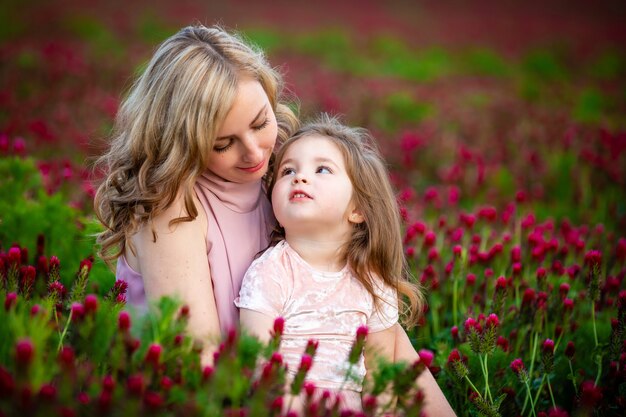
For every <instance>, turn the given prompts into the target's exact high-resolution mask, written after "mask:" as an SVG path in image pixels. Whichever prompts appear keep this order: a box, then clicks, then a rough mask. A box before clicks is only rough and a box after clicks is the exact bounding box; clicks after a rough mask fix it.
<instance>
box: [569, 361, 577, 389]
mask: <svg viewBox="0 0 626 417" xmlns="http://www.w3.org/2000/svg"><path fill="white" fill-rule="evenodd" d="M567 362H568V363H569V374H570V375H571V377H572V385H574V392H575V393H576V395H577V396H578V387H577V386H576V376H575V375H574V368H573V367H572V361H571V359H569V358H568V359H567Z"/></svg>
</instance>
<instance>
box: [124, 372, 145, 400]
mask: <svg viewBox="0 0 626 417" xmlns="http://www.w3.org/2000/svg"><path fill="white" fill-rule="evenodd" d="M143 388H144V381H143V376H142V375H141V374H134V375H130V376H129V377H128V378H127V379H126V389H127V390H128V392H129V393H130V394H132V395H141V393H142V392H143Z"/></svg>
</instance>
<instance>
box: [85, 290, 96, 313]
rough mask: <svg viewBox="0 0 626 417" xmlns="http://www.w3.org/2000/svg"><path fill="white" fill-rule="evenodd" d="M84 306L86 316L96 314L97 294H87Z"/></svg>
mask: <svg viewBox="0 0 626 417" xmlns="http://www.w3.org/2000/svg"><path fill="white" fill-rule="evenodd" d="M84 306H85V314H87V315H89V314H94V313H95V312H96V311H97V310H98V297H97V296H96V295H95V294H87V296H86V297H85V303H84Z"/></svg>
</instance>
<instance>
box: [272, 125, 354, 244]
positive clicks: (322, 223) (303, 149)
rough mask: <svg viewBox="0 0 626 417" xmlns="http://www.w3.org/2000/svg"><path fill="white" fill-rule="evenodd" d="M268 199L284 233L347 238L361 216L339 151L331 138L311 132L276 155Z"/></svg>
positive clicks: (309, 236) (310, 236) (288, 234)
mask: <svg viewBox="0 0 626 417" xmlns="http://www.w3.org/2000/svg"><path fill="white" fill-rule="evenodd" d="M278 162H279V165H278V171H277V178H276V182H275V184H274V188H273V190H272V205H273V207H274V214H275V216H276V219H277V220H278V221H279V223H280V224H281V225H282V226H283V227H284V228H285V232H286V236H287V238H289V236H294V235H299V236H306V237H308V238H314V237H315V236H320V237H321V238H324V240H337V241H339V240H342V241H343V240H345V239H346V238H347V237H349V236H350V233H351V231H352V223H360V222H362V221H363V217H362V216H361V215H360V213H359V212H358V210H356V208H355V206H354V203H353V202H352V192H353V188H352V182H351V181H350V178H349V177H348V173H347V171H346V166H345V162H344V157H343V154H342V153H341V151H340V149H339V147H338V146H337V145H336V144H335V143H333V142H332V141H331V140H330V139H329V138H327V137H324V136H319V135H317V134H313V135H311V136H305V137H303V138H301V139H298V140H296V141H295V142H292V143H291V144H290V145H289V147H288V148H287V149H286V151H285V153H284V154H283V157H282V159H281V161H278Z"/></svg>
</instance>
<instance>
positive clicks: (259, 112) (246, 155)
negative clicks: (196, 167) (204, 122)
mask: <svg viewBox="0 0 626 417" xmlns="http://www.w3.org/2000/svg"><path fill="white" fill-rule="evenodd" d="M277 134H278V126H277V124H276V117H275V115H274V110H273V109H272V106H271V104H270V102H269V99H268V97H267V94H266V93H265V90H263V87H262V86H261V84H260V83H259V82H258V81H256V80H254V79H252V78H247V77H246V78H241V79H240V81H239V85H238V86H237V95H236V96H235V101H234V102H233V105H232V107H231V109H230V111H229V112H228V114H227V115H226V119H225V120H224V123H223V124H222V127H221V128H220V130H219V131H218V134H217V139H216V140H215V144H214V145H213V150H212V151H211V157H210V158H209V164H208V167H207V168H208V169H209V170H210V171H211V172H213V173H214V174H215V175H217V176H219V177H221V178H223V179H225V180H227V181H231V182H236V183H246V182H250V181H256V180H259V179H261V178H262V177H263V175H265V173H266V172H267V164H268V162H269V159H270V156H271V154H272V150H273V149H274V144H275V143H276V136H277Z"/></svg>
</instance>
